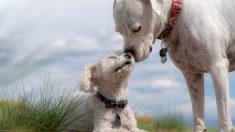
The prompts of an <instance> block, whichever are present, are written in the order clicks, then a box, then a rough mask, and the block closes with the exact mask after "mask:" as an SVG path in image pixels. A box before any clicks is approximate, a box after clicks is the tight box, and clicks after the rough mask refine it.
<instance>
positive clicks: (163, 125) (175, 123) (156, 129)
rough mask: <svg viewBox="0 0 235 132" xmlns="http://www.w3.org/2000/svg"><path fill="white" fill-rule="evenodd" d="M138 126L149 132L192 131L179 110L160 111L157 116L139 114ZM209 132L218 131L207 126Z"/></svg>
mask: <svg viewBox="0 0 235 132" xmlns="http://www.w3.org/2000/svg"><path fill="white" fill-rule="evenodd" d="M136 118H137V122H138V127H139V128H141V129H145V130H147V131H148V132H192V128H191V127H189V125H188V124H187V122H186V121H185V119H184V117H183V115H182V114H181V113H180V112H177V110H173V111H168V112H165V113H159V114H158V115H157V116H137V117H136ZM207 132H218V130H216V129H214V128H207Z"/></svg>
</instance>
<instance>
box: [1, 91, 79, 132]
mask: <svg viewBox="0 0 235 132" xmlns="http://www.w3.org/2000/svg"><path fill="white" fill-rule="evenodd" d="M47 92H48V91H47ZM47 92H46V91H44V92H41V93H40V94H37V95H33V96H32V95H30V94H29V95H27V96H22V97H20V98H19V99H17V100H13V99H12V100H4V99H1V100H0V131H20V132H21V131H22V132H39V131H44V132H49V131H50V132H60V131H63V130H64V128H66V126H67V125H68V124H69V123H70V122H67V119H68V117H69V116H70V114H71V113H72V112H73V110H74V109H75V108H76V107H78V105H77V106H76V105H74V102H73V101H72V98H70V97H71V96H72V93H71V92H70V93H67V94H65V93H64V94H61V95H58V96H56V95H55V94H52V93H53V92H52V91H50V92H49V93H47ZM65 122H67V124H65Z"/></svg>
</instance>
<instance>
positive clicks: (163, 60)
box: [161, 56, 167, 64]
mask: <svg viewBox="0 0 235 132" xmlns="http://www.w3.org/2000/svg"><path fill="white" fill-rule="evenodd" d="M166 61H167V56H163V57H161V62H162V64H164V63H166Z"/></svg>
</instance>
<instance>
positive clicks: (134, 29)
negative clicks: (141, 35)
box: [132, 26, 141, 33]
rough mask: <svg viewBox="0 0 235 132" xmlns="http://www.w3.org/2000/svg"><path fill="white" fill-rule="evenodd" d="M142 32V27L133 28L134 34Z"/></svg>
mask: <svg viewBox="0 0 235 132" xmlns="http://www.w3.org/2000/svg"><path fill="white" fill-rule="evenodd" d="M140 30H141V26H138V27H136V28H132V32H133V33H137V32H139V31H140Z"/></svg>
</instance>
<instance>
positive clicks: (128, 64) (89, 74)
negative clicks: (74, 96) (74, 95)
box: [68, 53, 145, 132]
mask: <svg viewBox="0 0 235 132" xmlns="http://www.w3.org/2000/svg"><path fill="white" fill-rule="evenodd" d="M134 63H135V61H134V58H133V57H132V55H131V54H130V53H124V54H120V53H112V54H109V55H106V56H105V57H104V58H102V59H101V60H100V61H99V62H98V64H90V65H87V66H86V68H85V71H84V73H83V74H82V75H81V78H80V89H81V90H82V91H85V92H88V93H89V98H87V99H86V100H83V102H82V103H81V105H79V106H78V108H77V110H76V111H75V112H74V115H72V116H73V117H75V118H79V120H76V121H74V123H73V124H72V125H70V126H68V131H81V132H91V131H93V132H145V131H144V130H140V129H138V128H137V123H136V120H135V117H134V114H133V112H132V110H131V109H130V107H129V106H128V105H127V100H126V89H127V82H128V77H129V75H130V73H131V72H132V70H133V68H134ZM95 87H96V89H95ZM80 102H81V101H80ZM81 113H84V114H81ZM81 129H82V130H81Z"/></svg>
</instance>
